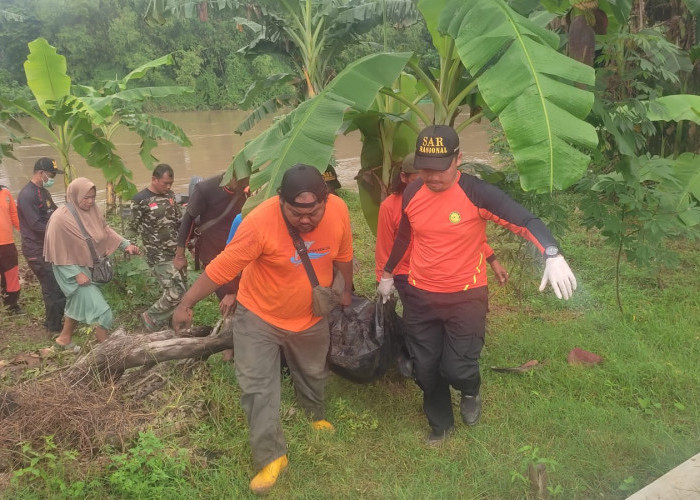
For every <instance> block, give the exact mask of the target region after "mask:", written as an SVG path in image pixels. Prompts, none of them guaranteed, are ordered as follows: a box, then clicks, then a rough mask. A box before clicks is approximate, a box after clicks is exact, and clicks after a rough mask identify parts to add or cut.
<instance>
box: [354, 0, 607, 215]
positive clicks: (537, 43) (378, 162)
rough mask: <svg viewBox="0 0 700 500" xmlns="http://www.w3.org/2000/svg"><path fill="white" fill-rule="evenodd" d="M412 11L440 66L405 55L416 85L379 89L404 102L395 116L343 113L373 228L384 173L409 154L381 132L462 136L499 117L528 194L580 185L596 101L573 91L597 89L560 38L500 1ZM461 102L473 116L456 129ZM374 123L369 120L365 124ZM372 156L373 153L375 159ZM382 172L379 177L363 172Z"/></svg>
mask: <svg viewBox="0 0 700 500" xmlns="http://www.w3.org/2000/svg"><path fill="white" fill-rule="evenodd" d="M418 9H419V10H420V12H421V14H422V15H423V18H424V19H425V22H426V25H427V28H428V31H429V32H430V34H431V36H432V39H433V44H434V46H435V48H436V50H437V53H438V55H439V61H440V66H439V68H436V69H435V70H433V71H432V72H429V73H427V72H425V71H423V69H422V68H421V66H420V63H419V61H418V60H417V58H414V59H411V60H410V61H409V63H408V70H410V71H411V72H412V73H413V74H414V75H416V78H417V85H413V86H405V85H394V86H393V88H384V89H381V91H380V92H381V93H382V94H383V96H385V97H388V98H390V99H392V100H395V101H397V102H399V103H401V106H402V109H401V112H400V113H397V112H396V110H391V109H389V108H387V107H386V105H385V106H384V109H383V110H382V112H381V113H374V115H371V114H370V115H368V116H357V115H350V116H349V117H348V118H349V119H350V120H351V121H355V122H360V123H361V125H356V126H357V128H359V129H360V130H361V133H362V136H363V137H362V138H363V153H362V155H361V160H362V166H361V171H360V175H359V176H358V180H359V183H358V184H359V189H360V194H361V198H362V202H363V204H362V207H363V211H364V213H365V216H366V217H367V219H368V221H369V223H370V227H374V222H375V220H376V212H377V210H378V205H379V203H380V202H381V199H382V198H383V194H384V193H385V192H386V186H387V185H388V179H389V177H390V172H391V170H392V168H395V165H396V160H397V159H400V158H401V157H402V156H404V155H405V154H406V152H407V151H403V150H402V149H401V148H400V147H399V148H398V149H395V148H394V145H395V144H394V142H393V141H392V140H391V137H387V134H386V133H385V129H386V127H387V126H388V127H390V128H393V127H394V126H395V125H396V124H397V123H404V124H405V125H407V127H404V129H403V133H404V134H405V133H406V132H407V130H409V129H410V130H414V131H417V130H419V129H420V128H422V127H424V126H427V125H430V124H448V125H451V126H453V127H454V128H455V129H456V130H457V131H461V130H463V129H464V128H466V127H467V126H469V125H470V124H471V123H474V122H475V121H477V120H479V119H481V118H482V117H484V116H486V117H488V118H490V119H495V118H496V117H498V118H500V122H501V125H502V126H503V128H504V130H505V133H506V137H507V138H508V141H509V143H510V145H511V148H512V150H513V154H514V156H515V158H516V163H517V164H518V166H519V168H520V174H521V183H522V186H523V188H524V189H526V190H528V189H531V190H535V191H537V192H545V191H550V190H552V189H563V188H565V187H568V186H570V185H571V184H573V183H574V182H575V181H577V180H578V179H579V178H580V177H581V176H582V175H583V173H584V172H585V169H586V166H587V165H588V162H589V158H588V156H587V155H584V154H583V153H581V152H580V148H593V147H594V146H595V145H596V143H597V137H596V134H595V130H594V128H593V127H592V126H591V125H589V124H588V123H586V122H585V121H584V118H585V117H586V116H587V114H588V112H589V111H590V109H591V105H592V102H593V95H592V93H590V92H589V91H587V90H582V89H580V88H578V87H577V86H590V85H592V84H593V80H594V73H593V70H592V69H591V68H586V67H585V65H583V64H580V63H578V62H576V61H574V60H572V59H569V58H567V57H565V56H563V55H561V54H559V53H558V52H557V48H558V46H559V41H558V36H557V35H556V34H554V33H552V32H549V31H547V30H545V29H544V28H542V27H541V26H539V25H538V24H537V23H536V22H534V21H531V20H529V19H527V18H525V17H523V16H521V15H519V14H517V13H516V12H515V11H513V10H511V9H510V7H509V6H508V4H506V3H505V2H500V1H496V2H477V1H466V2H459V1H457V2H455V1H454V0H421V1H419V2H418ZM433 75H434V76H433ZM415 89H422V91H419V92H415ZM426 98H428V99H429V100H430V101H431V103H432V112H431V113H428V112H426V111H425V108H424V107H421V106H420V105H419V103H421V102H423V101H424V100H425V99H426ZM467 106H468V108H469V111H470V113H469V116H468V117H467V118H466V119H464V120H462V121H460V122H459V123H458V122H457V119H458V117H459V116H461V114H460V112H461V110H462V108H463V107H467ZM373 111H375V110H372V111H370V113H372V112H373ZM372 117H374V124H373V126H368V123H367V122H368V120H371V119H372ZM416 120H418V122H419V123H420V126H417V125H416V124H415V122H416ZM352 128H353V127H352V126H350V127H349V129H352ZM373 150H378V152H377V153H375V154H372V152H373ZM368 160H369V162H370V163H366V162H367V161H368ZM379 168H381V172H382V175H381V176H371V177H370V176H368V175H367V172H372V171H374V170H377V169H379ZM380 182H381V184H380Z"/></svg>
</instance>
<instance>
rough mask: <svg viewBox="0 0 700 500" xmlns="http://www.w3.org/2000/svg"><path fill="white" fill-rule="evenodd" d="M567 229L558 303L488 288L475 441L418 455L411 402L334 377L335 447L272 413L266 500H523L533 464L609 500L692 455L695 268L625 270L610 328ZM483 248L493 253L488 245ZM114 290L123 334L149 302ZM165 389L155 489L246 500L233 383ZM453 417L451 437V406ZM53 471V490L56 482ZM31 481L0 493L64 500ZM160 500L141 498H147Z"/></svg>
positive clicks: (229, 374) (697, 431)
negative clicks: (518, 369) (279, 459)
mask: <svg viewBox="0 0 700 500" xmlns="http://www.w3.org/2000/svg"><path fill="white" fill-rule="evenodd" d="M344 196H345V198H346V200H347V201H348V204H349V206H350V209H351V213H352V215H353V232H354V236H355V253H356V256H357V258H358V259H359V260H360V264H361V276H359V277H358V278H357V279H356V283H355V284H356V288H357V289H358V290H359V291H360V292H361V293H364V294H371V293H372V292H373V290H374V276H373V269H374V261H373V259H374V254H373V245H374V240H373V236H372V235H371V233H370V232H369V230H368V229H367V227H366V225H365V224H364V223H363V222H362V219H361V215H360V214H359V208H358V207H359V205H358V201H357V197H356V196H355V195H352V194H349V193H345V195H344ZM572 228H573V231H572V232H571V233H569V234H568V235H565V236H564V237H563V238H561V239H562V244H563V248H564V250H565V252H566V255H567V259H568V260H569V262H570V264H571V267H572V269H573V270H574V272H575V273H576V276H577V278H578V280H579V288H578V290H577V291H576V293H575V295H574V297H573V298H572V299H571V300H569V301H559V300H557V299H556V298H555V297H554V295H553V294H552V293H551V290H548V291H547V292H546V293H539V292H538V291H537V287H538V285H539V281H540V276H541V268H539V267H537V268H526V271H525V273H524V275H523V277H522V278H521V279H522V283H520V284H521V285H522V297H518V296H517V295H516V293H515V291H514V290H515V289H517V288H518V287H517V285H518V283H512V284H511V285H509V286H508V287H506V288H500V287H497V286H493V287H492V288H491V296H490V308H491V312H490V314H489V318H488V325H487V339H486V347H485V348H484V351H483V354H482V360H481V364H482V377H483V397H484V411H483V416H482V419H481V421H480V422H479V424H478V425H477V426H475V427H473V428H468V427H466V426H464V425H461V424H459V425H458V427H457V432H456V434H455V435H454V437H453V438H452V439H451V440H449V441H448V442H447V443H445V445H444V446H443V447H441V448H437V449H431V448H427V447H426V446H425V445H424V444H423V443H424V438H425V436H426V434H427V431H428V426H427V423H426V421H425V417H424V416H423V413H422V410H421V394H420V391H419V389H418V388H417V387H416V386H415V385H414V384H413V382H412V381H409V380H406V379H403V378H401V377H400V376H399V375H398V374H397V373H395V372H394V371H392V372H390V373H389V374H388V375H387V376H386V377H385V378H383V379H382V380H380V381H377V382H374V383H371V384H367V385H356V384H353V383H351V382H349V381H346V380H344V379H342V378H339V377H337V376H332V377H331V379H330V382H329V385H328V389H327V400H326V401H327V403H326V408H327V418H328V419H329V420H330V421H331V422H333V423H334V424H335V425H336V427H337V432H336V433H334V434H325V433H317V432H314V431H312V430H311V429H310V427H309V422H308V420H307V419H306V418H305V416H304V415H303V414H302V412H301V411H299V409H298V407H297V406H296V403H295V402H294V396H293V388H292V385H291V383H290V381H289V380H288V379H285V380H284V385H283V402H282V412H281V413H282V421H283V428H284V431H285V434H286V437H287V441H288V445H289V459H290V466H289V468H288V470H287V471H286V472H285V473H284V474H283V476H282V477H281V479H280V480H279V482H278V485H277V486H276V487H275V488H274V489H273V490H272V492H271V494H270V495H269V498H273V499H277V498H279V499H288V498H299V499H326V498H341V499H344V498H363V499H387V498H391V499H394V498H397V499H416V498H421V499H445V498H465V499H489V500H490V499H513V498H527V495H528V491H529V487H528V485H527V484H526V483H525V482H523V481H522V476H527V464H528V463H529V462H530V461H537V460H540V461H545V462H547V463H548V464H549V465H548V477H549V485H550V487H552V488H553V489H554V488H556V489H557V491H558V493H557V494H556V495H555V496H556V497H559V498H566V499H592V498H605V499H622V498H626V497H627V496H628V495H629V494H631V493H632V492H633V491H635V490H636V489H639V488H641V487H642V486H644V485H645V484H647V483H649V482H651V481H652V480H654V479H655V478H657V477H659V476H661V475H662V474H664V473H665V472H667V471H668V470H669V469H671V468H673V467H675V466H676V465H678V464H680V463H681V462H683V461H685V460H686V459H688V458H689V457H690V456H692V455H694V454H696V453H698V452H699V451H700V371H699V370H698V360H699V359H700V333H698V332H700V328H699V327H700V296H699V295H698V290H700V273H698V268H699V267H700V253H698V252H697V251H695V249H694V248H693V246H692V244H691V243H688V242H683V241H678V242H673V243H672V245H673V247H674V248H675V249H676V250H678V251H679V252H681V257H682V265H681V267H680V268H678V269H675V270H665V271H664V274H663V279H662V280H659V278H658V276H657V275H656V274H652V273H651V271H649V270H646V269H638V268H634V267H631V266H629V265H623V269H622V272H623V277H622V279H623V281H622V297H623V305H624V308H625V312H624V313H621V312H620V311H619V309H618V306H617V303H616V300H615V290H614V258H615V254H614V251H613V250H612V249H609V248H606V247H604V246H602V243H601V239H600V238H599V237H598V236H597V235H596V234H595V233H590V232H587V231H583V230H580V229H577V228H576V225H575V224H572ZM491 242H492V244H493V247H494V248H495V250H496V252H498V250H499V248H498V241H497V240H495V239H492V240H491ZM507 264H508V265H509V266H510V265H512V263H507ZM138 279H140V280H144V279H145V278H143V277H142V275H139V276H138ZM127 282H128V283H129V287H127V288H129V289H131V288H133V290H132V293H133V295H134V299H133V301H132V302H131V304H132V305H131V306H129V307H127V301H126V300H125V301H124V302H123V303H121V302H118V301H117V299H116V297H114V296H110V299H109V300H110V303H113V304H115V309H117V308H118V310H117V316H118V317H119V318H127V319H128V318H129V317H130V315H131V314H132V313H131V311H134V310H140V309H139V308H144V307H145V306H147V305H148V304H149V301H150V300H151V299H154V297H152V296H151V295H153V294H154V293H155V292H153V291H152V290H150V291H149V292H148V293H149V294H150V295H146V293H145V290H149V288H148V285H147V284H142V285H136V284H134V283H137V281H134V278H129V279H128V280H127ZM660 282H662V283H663V285H664V287H663V288H661V287H659V283H660ZM110 286H111V285H110ZM139 287H142V288H139ZM114 301H117V302H114ZM134 301H135V302H134ZM134 303H136V304H137V305H133V304H134ZM213 308H215V303H212V304H208V305H205V306H203V310H202V312H201V314H202V316H206V315H207V314H209V317H211V318H215V317H216V312H215V310H214V311H212V309H213ZM197 314H200V313H197ZM574 347H581V348H583V349H586V350H588V351H592V352H595V353H597V354H599V355H601V356H603V358H604V362H603V363H602V364H600V365H597V366H586V367H584V366H570V365H568V363H567V361H566V357H567V353H568V352H569V351H570V350H571V349H573V348H574ZM5 357H6V356H5ZM531 359H537V360H538V361H539V362H540V364H541V366H540V367H539V368H537V369H535V370H533V371H531V372H528V373H524V374H510V373H497V372H494V371H492V370H490V367H491V366H517V365H520V364H522V363H524V362H525V361H528V360H531ZM170 382H171V383H170V384H169V386H168V389H167V390H166V391H165V392H164V393H163V394H161V395H160V396H159V399H158V404H157V405H156V404H155V403H153V404H154V407H155V410H152V411H153V412H154V413H155V414H156V417H155V418H154V419H153V421H152V422H151V425H152V426H153V433H154V434H156V435H157V436H159V438H160V439H161V441H162V443H167V444H166V446H165V448H164V449H162V450H160V451H158V452H157V454H156V458H158V460H159V461H158V460H156V462H157V463H159V464H160V463H162V464H165V465H164V466H163V467H164V468H165V473H166V474H171V475H172V476H173V477H175V476H177V478H178V479H183V478H184V479H186V481H185V482H178V484H181V483H182V484H183V485H186V486H183V487H182V488H181V490H180V491H179V492H178V494H177V498H185V499H187V498H192V499H195V498H253V496H252V495H251V494H250V493H249V491H248V482H249V480H250V478H251V477H252V476H253V475H254V473H255V471H254V470H253V468H252V465H251V457H250V449H249V446H248V433H247V424H246V421H245V416H244V414H243V412H242V410H241V408H240V405H239V403H238V396H239V392H238V388H237V386H236V382H235V373H234V369H233V367H232V366H231V365H229V364H224V363H222V362H221V361H220V359H219V357H218V356H214V357H212V358H211V359H210V360H209V361H208V362H207V365H206V369H204V370H202V371H201V372H199V373H198V374H197V376H194V377H191V378H187V377H185V376H184V375H182V374H179V373H177V372H176V371H173V373H172V374H171V379H170ZM456 399H457V398H455V400H456ZM195 408H200V409H201V408H203V410H201V411H195ZM455 415H456V417H457V420H458V421H459V410H458V408H457V407H456V406H455ZM130 446H134V444H132V445H130ZM178 449H186V450H187V452H188V455H187V464H186V468H185V470H184V471H180V469H179V468H178V467H179V465H178V463H177V462H173V460H176V457H178V456H179V455H178V454H177V450H178ZM112 453H116V452H112ZM168 464H170V465H169V468H168V467H166V466H167V465H168ZM173 464H174V465H173ZM176 466H177V467H176ZM55 470H56V471H57V472H56V473H57V474H64V472H61V471H62V470H63V469H62V468H60V467H59V468H56V469H55ZM84 475H87V477H86V478H84V480H86V481H92V482H91V483H90V485H91V490H90V494H89V495H88V494H86V496H85V497H86V498H95V497H99V498H129V497H130V496H129V495H128V494H125V493H124V491H128V487H126V486H124V485H123V484H122V485H121V490H118V489H116V488H115V487H113V486H110V484H109V481H108V477H109V476H108V475H109V472H107V471H105V470H104V468H103V469H101V470H100V469H99V468H93V469H89V470H86V471H85V472H84ZM37 481H38V482H35V483H34V485H33V486H32V484H31V483H30V482H28V481H27V480H24V481H20V482H19V484H18V485H16V486H14V487H13V489H12V490H11V491H8V492H6V493H7V495H8V497H9V496H14V497H16V498H32V497H33V496H32V495H34V497H38V498H40V497H42V493H43V496H44V497H46V496H51V497H55V498H62V496H61V495H62V494H61V493H60V491H56V489H55V487H54V488H53V489H49V486H42V484H43V483H41V480H37ZM42 488H43V489H42ZM125 488H127V489H125ZM117 491H121V493H117ZM134 491H136V490H134ZM49 493H50V495H49ZM169 494H170V493H169V490H167V489H166V490H164V491H163V493H161V494H156V493H155V490H154V496H153V498H155V497H157V496H159V497H160V498H168V495H169ZM64 497H65V498H68V496H64ZM146 498H148V496H146Z"/></svg>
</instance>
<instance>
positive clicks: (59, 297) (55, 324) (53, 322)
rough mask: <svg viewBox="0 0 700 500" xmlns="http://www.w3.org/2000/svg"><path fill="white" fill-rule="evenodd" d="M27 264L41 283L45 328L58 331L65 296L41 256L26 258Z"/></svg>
mask: <svg viewBox="0 0 700 500" xmlns="http://www.w3.org/2000/svg"><path fill="white" fill-rule="evenodd" d="M27 264H29V267H30V268H31V270H32V271H33V272H34V274H35V275H36V277H37V279H38V280H39V284H40V285H41V293H42V295H43V296H44V308H45V309H46V322H45V325H46V328H47V329H48V330H49V331H50V332H60V331H61V329H62V328H63V311H64V310H65V308H66V297H65V295H63V292H62V291H61V287H59V286H58V283H57V282H56V277H55V276H54V274H53V268H52V266H51V263H50V262H46V261H45V260H44V259H43V257H39V258H31V259H27Z"/></svg>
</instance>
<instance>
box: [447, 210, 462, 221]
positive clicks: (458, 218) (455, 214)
mask: <svg viewBox="0 0 700 500" xmlns="http://www.w3.org/2000/svg"><path fill="white" fill-rule="evenodd" d="M449 218H450V222H451V223H452V224H457V223H458V222H459V221H461V220H462V216H461V215H459V212H452V213H451V214H450V217H449Z"/></svg>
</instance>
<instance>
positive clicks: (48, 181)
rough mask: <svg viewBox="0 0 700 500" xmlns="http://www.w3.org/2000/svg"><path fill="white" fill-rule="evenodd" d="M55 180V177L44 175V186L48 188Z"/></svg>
mask: <svg viewBox="0 0 700 500" xmlns="http://www.w3.org/2000/svg"><path fill="white" fill-rule="evenodd" d="M55 181H56V179H52V178H51V177H49V176H48V175H46V180H45V181H43V184H44V187H45V188H50V187H51V186H53V183H54V182H55Z"/></svg>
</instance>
